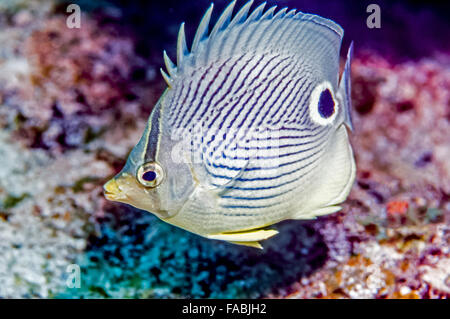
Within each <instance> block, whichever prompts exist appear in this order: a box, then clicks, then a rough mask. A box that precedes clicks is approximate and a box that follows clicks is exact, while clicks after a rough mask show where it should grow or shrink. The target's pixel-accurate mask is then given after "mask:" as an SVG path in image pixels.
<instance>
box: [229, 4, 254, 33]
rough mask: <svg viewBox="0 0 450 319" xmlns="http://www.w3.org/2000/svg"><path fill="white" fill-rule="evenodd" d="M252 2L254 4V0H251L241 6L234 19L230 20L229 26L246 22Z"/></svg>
mask: <svg viewBox="0 0 450 319" xmlns="http://www.w3.org/2000/svg"><path fill="white" fill-rule="evenodd" d="M252 4H253V0H250V1H249V2H247V3H246V4H245V5H244V6H243V7H242V8H241V10H239V12H238V13H236V15H235V16H234V18H233V20H232V21H231V22H230V24H229V25H228V27H229V28H231V27H233V26H235V25H237V24H241V23H243V22H245V20H246V18H247V15H248V11H249V10H250V7H251V5H252Z"/></svg>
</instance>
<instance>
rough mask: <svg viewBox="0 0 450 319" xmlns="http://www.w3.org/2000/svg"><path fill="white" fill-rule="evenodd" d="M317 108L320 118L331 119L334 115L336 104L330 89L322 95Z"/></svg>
mask: <svg viewBox="0 0 450 319" xmlns="http://www.w3.org/2000/svg"><path fill="white" fill-rule="evenodd" d="M317 107H318V111H319V114H320V116H321V117H323V118H329V117H330V116H332V115H333V114H334V110H335V102H334V100H333V95H332V94H331V92H330V90H329V89H325V90H323V91H322V92H321V93H320V97H319V103H318V105H317Z"/></svg>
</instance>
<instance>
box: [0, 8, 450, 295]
mask: <svg viewBox="0 0 450 319" xmlns="http://www.w3.org/2000/svg"><path fill="white" fill-rule="evenodd" d="M72 2H74V3H78V4H79V5H80V7H81V9H82V27H81V28H80V29H68V28H67V27H66V19H67V15H68V13H67V12H66V8H67V4H68V2H64V1H52V0H39V1H33V2H29V1H21V0H13V1H6V2H2V3H1V4H0V25H1V28H0V30H1V31H0V38H1V39H2V46H1V47H0V69H1V72H0V104H1V106H0V125H1V126H2V129H1V132H0V162H1V163H2V167H1V168H0V200H1V205H0V239H1V241H0V252H1V253H0V296H1V297H21V298H24V297H25V298H26V297H40V298H46V297H53V298H81V297H83V298H92V297H95V298H99V297H100V298H107V297H121V298H123V297H124V298H128V297H140V298H174V297H182V298H185V297H193V298H197V297H225V298H239V297H251V298H258V297H292V298H313V297H314V298H321V297H323V298H442V297H448V296H449V295H450V273H449V269H450V252H449V247H448V242H449V240H450V239H449V234H450V232H449V218H450V203H449V198H450V197H449V196H450V185H449V181H450V167H449V162H448V158H449V156H450V154H449V152H450V150H449V147H448V145H449V144H450V140H449V136H450V96H449V94H450V93H449V92H450V90H449V87H450V52H449V49H450V48H449V47H448V45H449V43H448V41H446V39H445V37H444V36H440V35H442V34H446V32H445V30H449V22H448V20H446V18H445V17H444V16H443V14H444V13H445V12H448V10H447V8H446V7H445V4H440V3H438V2H431V3H425V2H423V3H422V2H419V1H378V2H377V3H378V4H379V5H380V7H381V14H382V26H381V28H380V29H368V28H367V26H366V18H367V16H368V13H367V12H366V7H367V5H368V4H369V2H367V3H365V2H360V3H358V4H357V5H356V4H354V2H352V1H314V2H313V1H279V2H275V1H272V2H270V3H268V6H269V5H275V4H277V5H279V7H280V8H281V7H284V6H287V7H289V8H297V9H299V10H300V11H303V12H311V13H315V14H319V15H321V16H324V17H327V18H330V19H332V20H334V21H336V22H337V23H339V24H340V25H341V26H342V27H343V28H344V30H345V37H344V43H343V47H344V48H347V47H348V45H349V41H350V40H353V41H354V42H355V57H354V62H353V66H352V68H353V70H352V71H353V72H352V86H353V89H352V100H353V101H352V102H353V106H354V111H353V116H354V117H353V122H354V123H353V125H354V132H355V133H354V134H353V136H352V137H351V143H352V145H353V147H354V150H355V159H356V162H357V167H358V173H357V177H356V184H355V185H354V187H353V189H352V192H351V193H350V196H349V199H348V200H347V201H346V203H345V204H344V205H343V210H342V211H341V212H339V213H336V214H333V215H331V216H326V217H321V218H318V219H317V220H314V221H304V222H301V221H287V222H283V223H281V224H279V225H277V226H276V227H277V228H278V229H279V230H280V234H279V235H277V236H276V237H274V238H273V239H271V240H269V241H268V242H267V244H266V245H265V249H264V250H263V251H258V250H255V249H252V248H248V247H239V246H234V245H231V244H228V243H220V242H216V241H209V240H206V239H203V238H201V237H198V236H195V235H192V234H189V233H187V232H185V231H182V230H179V229H176V228H174V227H172V226H170V225H167V224H165V223H163V222H161V221H159V220H158V219H157V218H156V217H153V216H152V215H150V214H148V213H146V212H143V211H139V210H136V209H134V208H131V207H129V206H127V205H123V204H115V203H110V202H107V201H106V200H105V199H104V198H103V195H102V187H101V186H102V185H103V183H104V182H106V180H108V179H109V178H110V177H111V176H113V175H114V174H115V173H117V172H118V171H119V170H120V168H121V167H122V166H123V164H124V161H125V159H126V157H127V155H128V152H129V151H130V149H131V148H132V147H133V145H134V144H135V143H136V141H137V139H138V138H139V135H140V134H141V132H142V130H143V127H144V126H145V122H146V120H147V118H148V115H149V113H150V111H151V109H152V107H153V105H154V104H155V102H156V100H157V98H158V97H159V95H160V94H161V92H162V90H163V89H164V87H165V84H164V82H163V79H162V78H161V77H160V76H159V74H158V70H159V68H160V67H161V66H162V65H163V63H164V61H163V57H162V50H163V49H166V50H167V51H168V54H169V55H170V56H175V51H174V48H175V46H174V43H175V39H176V34H177V32H178V27H179V24H180V23H181V22H183V21H186V33H187V37H188V41H189V39H191V40H192V38H193V35H194V32H195V28H196V26H197V24H198V21H200V18H201V15H202V14H203V12H204V10H205V9H206V8H207V7H208V6H209V4H210V1H198V2H195V3H192V2H178V1H177V2H175V1H163V2H158V3H156V2H153V3H150V2H146V1H133V2H125V1H95V2H92V1H71V3H72ZM226 4H227V2H226V1H215V5H216V8H217V10H216V11H215V13H213V17H212V20H214V21H215V20H216V19H217V14H218V13H219V12H221V11H222V10H223V8H224V7H225V6H226ZM243 4H244V1H240V2H239V1H238V3H237V7H240V6H241V5H243ZM258 4H259V3H255V4H254V6H256V5H258ZM447 33H448V31H447ZM419 39H420V41H419ZM343 58H344V57H343ZM343 61H344V59H342V62H343ZM71 264H78V265H79V266H80V268H81V277H80V278H81V287H80V288H69V287H68V286H67V283H66V279H67V278H68V275H69V273H68V272H67V271H66V270H67V266H68V265H71Z"/></svg>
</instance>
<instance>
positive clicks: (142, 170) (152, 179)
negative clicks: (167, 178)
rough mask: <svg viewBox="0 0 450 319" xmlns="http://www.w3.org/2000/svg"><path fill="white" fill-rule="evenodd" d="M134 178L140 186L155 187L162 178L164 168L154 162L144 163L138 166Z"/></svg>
mask: <svg viewBox="0 0 450 319" xmlns="http://www.w3.org/2000/svg"><path fill="white" fill-rule="evenodd" d="M136 178H137V180H138V182H139V183H141V185H142V186H145V187H156V186H158V185H159V184H161V182H162V181H163V179H164V170H163V168H162V167H161V165H159V164H158V163H156V162H148V163H144V164H142V165H141V166H140V167H139V168H138V170H137V172H136Z"/></svg>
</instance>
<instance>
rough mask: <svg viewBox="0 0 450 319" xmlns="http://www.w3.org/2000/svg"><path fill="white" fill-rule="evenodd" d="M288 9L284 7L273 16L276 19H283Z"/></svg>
mask: <svg viewBox="0 0 450 319" xmlns="http://www.w3.org/2000/svg"><path fill="white" fill-rule="evenodd" d="M287 9H288V8H283V9H281V10H280V11H278V12H277V13H276V14H275V15H274V16H273V18H272V19H273V20H276V19H282V18H284V16H285V15H286V11H287Z"/></svg>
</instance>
